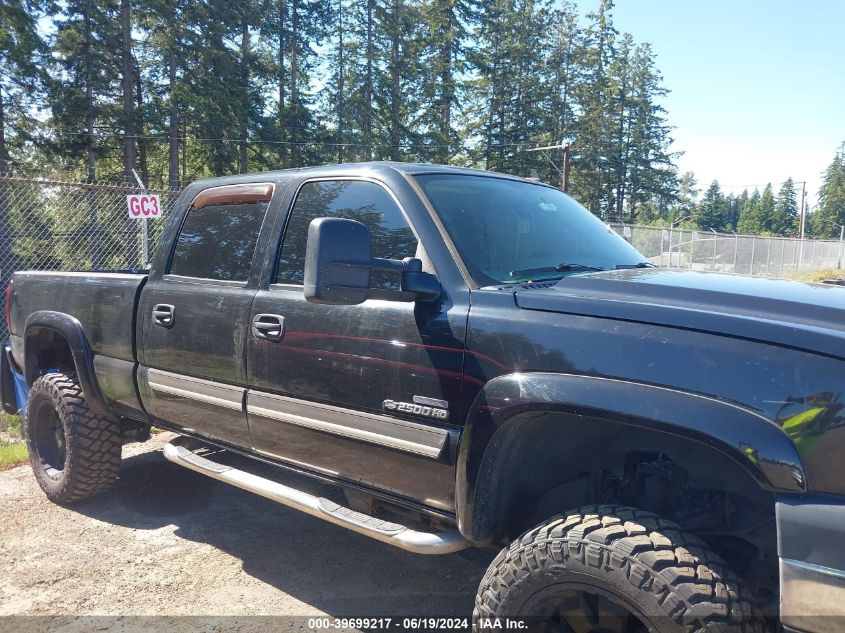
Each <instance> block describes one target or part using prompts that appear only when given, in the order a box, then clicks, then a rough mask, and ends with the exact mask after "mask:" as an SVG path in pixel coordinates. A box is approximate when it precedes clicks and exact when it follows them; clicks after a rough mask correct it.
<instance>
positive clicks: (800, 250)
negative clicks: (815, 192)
mask: <svg viewBox="0 0 845 633" xmlns="http://www.w3.org/2000/svg"><path fill="white" fill-rule="evenodd" d="M806 191H807V181H806V180H805V181H804V182H802V183H801V211H800V214H799V220H798V239H799V240H800V241H799V242H798V270H801V264H802V263H803V262H804V230H805V228H806V221H807V214H806V212H805V210H804V195H805V194H806Z"/></svg>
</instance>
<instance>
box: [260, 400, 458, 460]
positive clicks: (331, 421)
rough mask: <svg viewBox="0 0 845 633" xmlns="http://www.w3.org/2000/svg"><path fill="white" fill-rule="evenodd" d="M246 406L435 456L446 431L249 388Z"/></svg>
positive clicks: (311, 426)
mask: <svg viewBox="0 0 845 633" xmlns="http://www.w3.org/2000/svg"><path fill="white" fill-rule="evenodd" d="M246 403H247V406H246V409H247V413H248V414H249V415H250V416H257V417H260V418H265V419H269V420H274V421H277V422H283V423H286V424H293V425H296V426H302V427H305V428H309V429H314V430H317V431H323V432H325V433H331V434H333V435H340V436H343V437H348V438H352V439H356V440H361V441H363V442H369V443H372V444H378V445H381V446H388V447H390V448H395V449H398V450H401V451H407V452H409V453H416V454H418V455H423V456H425V457H430V458H432V459H437V458H438V457H440V455H441V454H442V453H443V449H444V448H445V446H446V443H447V442H446V440H447V438H448V437H449V433H448V431H447V430H446V429H440V428H437V427H432V426H429V425H425V424H416V423H414V422H409V421H406V420H399V419H396V418H389V417H387V416H383V415H376V414H373V413H365V412H363V411H353V410H350V409H344V408H341V407H335V406H332V405H327V404H320V403H316V402H309V401H305V400H299V399H296V398H289V397H286V396H277V395H273V394H269V393H262V392H257V391H252V390H250V391H248V392H247V399H246Z"/></svg>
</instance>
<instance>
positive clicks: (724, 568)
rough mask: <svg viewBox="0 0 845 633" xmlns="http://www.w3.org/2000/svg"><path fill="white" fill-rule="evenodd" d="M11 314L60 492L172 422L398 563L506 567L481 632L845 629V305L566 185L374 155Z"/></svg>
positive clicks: (95, 484) (49, 290) (212, 461)
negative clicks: (608, 216)
mask: <svg viewBox="0 0 845 633" xmlns="http://www.w3.org/2000/svg"><path fill="white" fill-rule="evenodd" d="M6 297H7V320H8V325H9V330H10V332H11V341H10V346H8V347H7V349H6V353H5V354H3V355H2V375H1V376H0V386H2V393H3V405H4V407H5V408H6V409H7V410H9V411H16V410H18V409H19V408H22V407H24V406H25V424H24V427H25V431H26V438H27V442H28V446H29V450H30V456H31V461H32V467H33V470H34V472H35V476H36V478H37V479H38V482H39V484H40V485H41V487H42V488H43V490H44V492H45V493H46V494H47V496H48V497H49V498H50V499H52V500H53V501H56V502H58V503H69V502H73V501H77V500H79V499H83V498H85V497H88V496H89V495H92V494H95V493H97V492H100V491H103V490H105V489H106V488H107V487H108V486H109V485H111V484H112V483H113V481H114V480H115V478H116V477H117V476H118V473H119V470H120V457H121V446H122V443H124V442H126V441H130V440H139V439H144V438H146V437H148V436H149V428H150V425H156V426H159V427H163V428H165V429H169V430H172V431H175V432H177V433H178V434H179V439H178V440H176V441H172V442H171V443H169V444H167V446H166V447H165V448H164V455H165V457H166V458H167V459H168V460H171V461H172V462H175V463H177V464H180V465H182V466H184V467H186V468H189V469H192V470H194V471H197V472H200V473H203V474H205V475H208V476H209V477H213V478H215V479H218V480H221V481H224V482H228V483H230V484H233V485H235V486H239V487H241V488H244V489H246V490H250V491H253V492H256V493H258V494H260V495H263V496H265V497H268V498H270V499H273V500H275V501H278V502H280V503H282V504H286V505H288V506H292V507H295V508H298V509H300V510H303V511H305V512H307V513H309V514H312V515H314V516H317V517H320V518H322V519H325V520H327V521H330V522H332V523H335V524H337V525H339V526H343V527H346V528H348V529H351V530H354V531H356V532H359V533H361V534H365V535H367V536H370V537H372V538H375V539H378V540H380V541H383V542H385V543H387V544H391V545H394V546H397V547H400V548H403V549H405V550H410V551H412V552H418V553H421V554H442V553H451V552H455V551H458V550H461V549H463V548H466V547H487V546H495V547H503V549H502V550H501V552H500V553H499V555H498V556H497V557H496V558H495V560H494V561H493V563H492V564H491V566H490V568H489V570H488V571H487V573H486V575H485V576H484V578H483V580H482V582H481V586H480V587H479V589H478V594H477V597H476V602H475V611H474V614H473V621H474V622H475V626H477V627H479V628H482V629H483V628H489V627H495V626H496V622H497V620H496V618H498V617H518V618H538V620H537V622H538V623H543V624H544V626H549V627H551V630H560V631H595V632H602V633H609V632H612V631H630V632H636V631H660V632H668V631H704V630H707V631H715V630H718V631H752V630H754V631H757V630H761V629H762V628H763V627H767V626H774V627H783V628H784V629H786V630H803V631H843V630H845V617H843V616H845V460H843V457H844V456H845V412H843V400H842V394H843V391H845V290H843V289H842V288H837V287H833V286H825V285H820V284H818V285H817V284H805V283H798V282H787V281H772V280H763V279H751V278H743V277H736V276H727V275H718V274H704V273H697V272H692V271H670V270H661V269H659V268H656V267H654V266H652V265H651V264H649V263H648V262H647V261H645V258H644V257H643V256H642V255H641V254H640V253H638V252H637V251H636V250H635V249H634V248H633V247H631V246H630V245H629V244H628V243H627V242H626V241H625V240H624V239H622V238H621V237H619V236H617V235H616V234H614V233H613V232H612V231H611V230H610V229H609V228H608V227H607V226H606V225H605V224H603V223H602V222H601V221H600V220H598V219H597V218H595V217H594V216H593V215H591V214H590V213H589V212H588V211H586V210H585V209H584V208H583V207H581V206H579V205H578V204H577V203H576V202H574V201H573V200H572V199H571V198H570V197H569V196H567V195H566V194H564V193H562V192H561V191H559V190H557V189H554V188H552V187H549V186H546V185H543V184H539V183H536V182H532V181H530V180H523V179H519V178H514V177H509V176H504V175H499V174H493V173H486V172H480V171H474V170H463V169H455V168H448V167H438V166H431V165H409V164H393V163H364V164H355V165H341V166H332V167H320V168H311V169H299V170H289V171H278V172H271V173H264V174H254V175H246V176H237V177H231V178H222V179H214V180H207V181H203V182H198V183H195V184H192V185H191V186H190V187H188V188H187V189H186V190H185V192H184V193H183V195H182V197H181V198H180V201H179V203H178V204H177V205H176V208H175V211H174V212H173V213H172V214H171V215H170V217H169V218H168V219H167V223H166V226H165V228H164V231H163V235H162V238H161V242H160V245H159V247H158V248H157V250H156V251H155V256H154V259H153V261H152V263H151V267H150V269H149V270H144V271H135V272H132V271H129V272H116V273H100V272H68V273H57V272H17V273H15V275H14V277H13V280H12V283H11V285H10V287H9V289H8V290H7V295H6ZM16 374H17V376H18V378H20V377H21V376H23V377H24V378H25V381H26V383H27V384H28V385H29V386H30V391H29V397H28V401H27V403H26V404H25V405H24V403H21V402H18V401H17V399H16V398H15V395H14V390H13V388H12V387H13V381H14V379H15V375H16ZM232 454H241V455H246V456H249V457H252V458H254V459H256V460H260V461H263V462H266V463H269V464H273V465H276V466H278V467H279V468H284V469H292V470H295V471H298V472H299V473H304V474H306V475H309V476H311V477H313V478H317V479H320V480H322V481H323V482H326V481H328V482H331V483H333V484H335V485H336V486H337V489H338V491H339V493H340V491H342V492H343V493H345V495H341V496H340V497H338V499H339V500H340V501H344V500H345V502H344V503H338V502H337V501H330V500H328V499H326V498H322V497H319V496H315V495H313V494H310V493H308V492H306V491H304V490H302V489H294V488H292V487H290V486H288V485H284V484H282V483H279V482H278V481H275V480H274V479H271V478H268V477H267V476H266V475H260V474H256V472H250V470H249V468H248V467H244V466H243V465H242V464H243V463H247V464H251V463H254V462H252V460H243V459H240V461H239V463H240V464H241V465H238V466H233V465H232V464H231V462H230V461H227V459H226V456H227V455H232ZM259 470H262V469H259ZM263 470H266V469H263ZM290 538H291V539H296V535H295V534H291V535H290ZM837 616H838V617H837ZM532 621H533V620H532Z"/></svg>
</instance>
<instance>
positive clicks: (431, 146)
mask: <svg viewBox="0 0 845 633" xmlns="http://www.w3.org/2000/svg"><path fill="white" fill-rule="evenodd" d="M41 129H42V130H44V131H47V132H50V133H52V134H57V135H59V136H92V137H100V138H120V139H126V138H131V139H136V140H138V139H144V140H154V141H169V140H170V136H169V135H156V136H152V135H143V134H122V133H118V132H103V131H94V132H90V133H89V132H70V131H67V130H61V129H57V128H41ZM177 139H178V140H179V141H196V142H203V143H212V142H219V143H226V144H228V143H247V144H253V145H289V146H296V147H312V146H317V147H364V148H386V149H391V148H393V149H443V148H445V149H450V148H451V149H461V148H465V149H475V148H481V147H525V148H527V149H529V150H530V149H532V148H533V146H534V145H537V143H532V142H526V141H523V142H521V143H492V144H490V145H485V144H483V143H448V144H446V143H439V144H438V143H432V144H427V143H397V144H390V143H338V142H334V141H270V140H264V139H237V138H214V137H202V136H178V137H177Z"/></svg>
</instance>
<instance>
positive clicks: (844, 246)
mask: <svg viewBox="0 0 845 633" xmlns="http://www.w3.org/2000/svg"><path fill="white" fill-rule="evenodd" d="M669 255H670V257H671V252H670V253H669ZM843 266H845V224H842V225H841V226H840V227H839V266H838V268H843Z"/></svg>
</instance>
